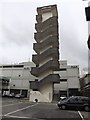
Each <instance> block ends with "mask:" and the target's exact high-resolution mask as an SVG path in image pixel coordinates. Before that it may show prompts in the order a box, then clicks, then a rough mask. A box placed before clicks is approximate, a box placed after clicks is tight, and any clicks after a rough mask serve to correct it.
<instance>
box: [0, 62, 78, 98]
mask: <svg viewBox="0 0 90 120" xmlns="http://www.w3.org/2000/svg"><path fill="white" fill-rule="evenodd" d="M34 65H35V64H34V63H32V62H24V63H20V64H17V65H0V79H3V81H4V80H5V81H8V84H7V86H2V89H3V90H2V91H5V90H9V91H10V93H15V94H18V93H20V94H24V95H25V96H26V97H28V95H29V97H30V91H31V89H30V83H29V81H35V79H37V78H36V77H34V76H33V75H31V73H30V70H31V67H33V66H34ZM54 73H56V74H59V75H60V84H54V96H55V98H56V97H57V98H58V97H60V96H70V95H74V94H76V93H78V91H79V89H80V86H79V66H78V65H73V66H71V65H67V61H66V60H63V61H60V70H59V71H55V72H54ZM48 85H49V84H48ZM35 98H36V97H35Z"/></svg>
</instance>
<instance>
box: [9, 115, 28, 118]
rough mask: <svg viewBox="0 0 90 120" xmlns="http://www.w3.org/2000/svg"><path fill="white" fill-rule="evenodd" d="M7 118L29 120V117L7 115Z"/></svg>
mask: <svg viewBox="0 0 90 120" xmlns="http://www.w3.org/2000/svg"><path fill="white" fill-rule="evenodd" d="M8 117H12V118H29V117H21V116H13V115H8Z"/></svg>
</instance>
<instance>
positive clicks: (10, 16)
mask: <svg viewBox="0 0 90 120" xmlns="http://www.w3.org/2000/svg"><path fill="white" fill-rule="evenodd" d="M53 4H57V7H58V16H59V19H58V22H59V43H60V49H59V51H60V59H61V60H67V61H68V64H77V65H79V66H80V69H82V68H83V67H87V66H88V48H87V39H88V23H87V22H86V18H85V7H86V6H87V2H85V1H82V0H2V1H1V2H0V64H13V63H20V62H26V61H28V60H29V59H30V61H31V60H32V53H34V51H33V42H35V41H34V32H35V22H36V20H35V19H36V14H37V11H36V9H37V7H41V6H45V5H46V6H47V5H53Z"/></svg>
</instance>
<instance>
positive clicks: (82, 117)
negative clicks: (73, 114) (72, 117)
mask: <svg viewBox="0 0 90 120" xmlns="http://www.w3.org/2000/svg"><path fill="white" fill-rule="evenodd" d="M78 114H79V115H80V117H81V118H82V120H84V117H83V115H82V114H81V112H80V111H78Z"/></svg>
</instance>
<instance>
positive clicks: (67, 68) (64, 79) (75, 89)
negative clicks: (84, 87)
mask: <svg viewBox="0 0 90 120" xmlns="http://www.w3.org/2000/svg"><path fill="white" fill-rule="evenodd" d="M55 73H59V75H60V84H54V94H55V96H59V97H60V96H71V95H77V94H79V90H80V85H79V66H78V65H67V61H65V60H64V61H60V71H56V72H55Z"/></svg>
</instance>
